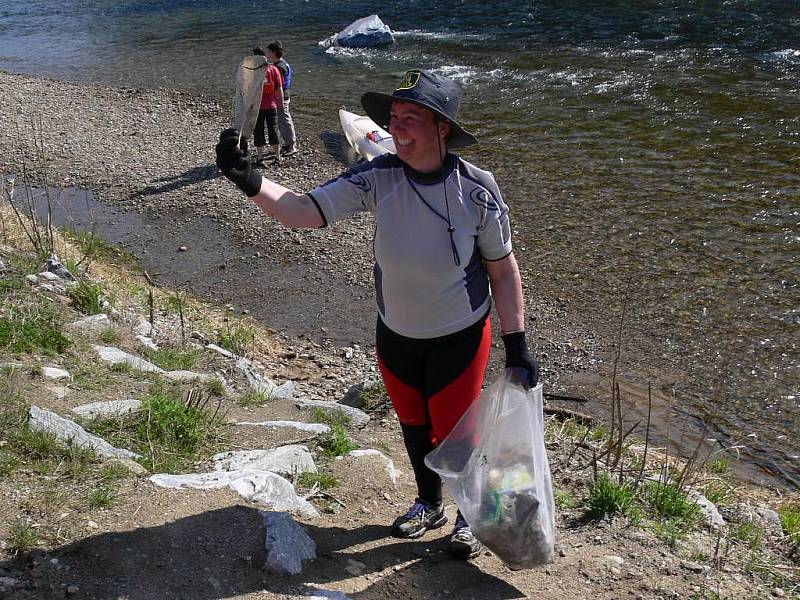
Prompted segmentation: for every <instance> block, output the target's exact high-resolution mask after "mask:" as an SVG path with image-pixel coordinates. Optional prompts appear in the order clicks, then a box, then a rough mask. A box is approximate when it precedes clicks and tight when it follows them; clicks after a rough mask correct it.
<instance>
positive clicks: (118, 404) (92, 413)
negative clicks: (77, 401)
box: [72, 398, 142, 419]
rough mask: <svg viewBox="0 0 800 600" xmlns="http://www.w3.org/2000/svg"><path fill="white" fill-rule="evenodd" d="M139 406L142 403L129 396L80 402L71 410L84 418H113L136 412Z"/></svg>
mask: <svg viewBox="0 0 800 600" xmlns="http://www.w3.org/2000/svg"><path fill="white" fill-rule="evenodd" d="M141 408H142V403H141V402H140V401H139V400H135V399H133V398H130V399H128V400H107V401H104V402H92V403H91V404H82V405H81V406H76V407H75V408H73V409H72V412H74V413H75V414H76V415H78V416H80V417H83V418H84V419H96V418H98V417H104V418H114V417H124V416H125V415H130V414H134V413H137V412H139V410H141Z"/></svg>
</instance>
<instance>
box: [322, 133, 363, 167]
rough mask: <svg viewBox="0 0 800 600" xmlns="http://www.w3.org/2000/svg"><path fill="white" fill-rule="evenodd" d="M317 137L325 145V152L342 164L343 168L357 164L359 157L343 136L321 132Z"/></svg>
mask: <svg viewBox="0 0 800 600" xmlns="http://www.w3.org/2000/svg"><path fill="white" fill-rule="evenodd" d="M319 137H320V139H321V140H322V143H323V144H324V145H325V150H327V151H328V154H330V156H331V157H333V158H334V159H335V160H338V161H339V162H340V163H342V165H343V166H345V167H352V166H355V165H356V164H358V162H359V157H358V155H357V154H356V153H355V151H354V150H353V148H352V147H351V146H350V143H349V142H348V141H347V138H346V137H345V136H344V134H342V133H336V132H334V131H323V132H322V133H321V134H320V136H319Z"/></svg>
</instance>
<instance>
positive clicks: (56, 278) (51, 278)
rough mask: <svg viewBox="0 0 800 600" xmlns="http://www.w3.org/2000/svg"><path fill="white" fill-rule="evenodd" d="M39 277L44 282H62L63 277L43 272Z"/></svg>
mask: <svg viewBox="0 0 800 600" xmlns="http://www.w3.org/2000/svg"><path fill="white" fill-rule="evenodd" d="M38 277H39V279H41V280H42V281H61V277H59V276H58V275H56V274H55V273H51V272H50V271H42V272H41V273H39V275H38Z"/></svg>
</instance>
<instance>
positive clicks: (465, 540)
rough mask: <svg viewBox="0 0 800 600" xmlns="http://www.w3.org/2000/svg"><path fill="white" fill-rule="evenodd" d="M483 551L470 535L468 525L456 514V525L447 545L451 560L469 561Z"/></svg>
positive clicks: (470, 530)
mask: <svg viewBox="0 0 800 600" xmlns="http://www.w3.org/2000/svg"><path fill="white" fill-rule="evenodd" d="M481 550H483V545H482V544H481V543H480V542H479V541H478V538H476V537H475V534H473V533H472V529H470V528H469V524H468V523H467V522H466V521H465V520H464V517H462V516H461V513H458V515H457V516H456V525H455V527H453V533H452V534H450V543H449V544H448V545H447V551H448V552H449V553H450V556H452V557H453V558H458V559H461V560H469V559H470V558H474V557H476V556H478V554H480V553H481Z"/></svg>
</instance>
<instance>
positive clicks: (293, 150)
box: [281, 146, 297, 156]
mask: <svg viewBox="0 0 800 600" xmlns="http://www.w3.org/2000/svg"><path fill="white" fill-rule="evenodd" d="M293 154H297V146H291V147H287V146H284V147H283V148H282V149H281V155H283V156H292V155H293Z"/></svg>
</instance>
